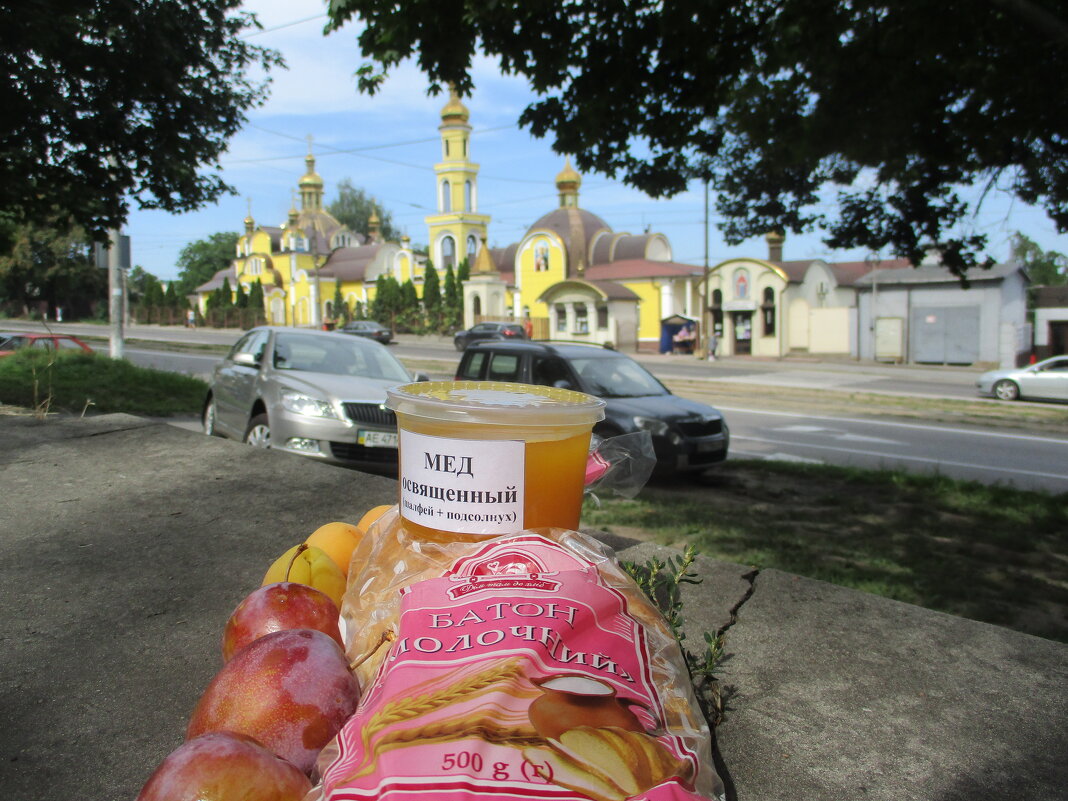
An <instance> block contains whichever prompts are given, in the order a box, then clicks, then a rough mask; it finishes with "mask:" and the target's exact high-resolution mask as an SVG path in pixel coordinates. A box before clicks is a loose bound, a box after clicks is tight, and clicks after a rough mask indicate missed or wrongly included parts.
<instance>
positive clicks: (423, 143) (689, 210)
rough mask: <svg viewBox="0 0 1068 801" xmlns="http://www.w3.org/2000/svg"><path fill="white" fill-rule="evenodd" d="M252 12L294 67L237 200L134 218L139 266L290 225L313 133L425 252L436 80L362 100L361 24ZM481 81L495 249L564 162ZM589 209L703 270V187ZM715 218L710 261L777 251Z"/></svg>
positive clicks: (507, 93) (285, 76)
mask: <svg viewBox="0 0 1068 801" xmlns="http://www.w3.org/2000/svg"><path fill="white" fill-rule="evenodd" d="M245 7H246V8H247V9H249V10H251V11H254V12H255V13H256V14H257V15H258V16H259V19H260V22H261V24H262V25H263V27H264V29H265V30H264V31H262V32H259V33H256V34H254V35H253V36H251V38H250V41H253V42H256V43H258V44H262V45H264V46H266V47H272V48H275V49H277V50H279V51H280V52H281V53H282V54H283V57H284V58H285V59H286V61H287V63H288V65H289V69H288V70H285V71H277V72H276V73H275V74H274V81H273V83H272V87H271V95H270V99H269V100H268V101H267V103H266V104H265V105H264V106H263V107H261V108H258V109H254V110H253V111H252V112H251V113H250V114H249V123H248V124H247V125H246V126H245V127H244V129H243V130H242V131H241V132H240V133H238V134H237V136H235V137H234V138H233V140H232V141H231V144H230V149H229V152H228V153H227V154H226V155H225V156H224V157H223V158H222V160H221V161H222V166H223V168H224V173H223V174H224V178H225V180H226V181H227V182H228V183H230V184H231V185H233V186H234V187H235V188H236V189H237V191H238V194H237V195H236V196H232V197H225V198H223V199H222V200H220V201H219V202H218V203H216V204H215V205H213V206H210V207H207V208H204V209H201V210H200V211H196V212H191V213H188V214H182V215H171V214H166V213H164V212H158V211H137V210H133V211H132V212H131V215H130V219H129V221H128V224H127V226H126V228H125V230H124V233H126V234H129V235H130V236H131V238H132V248H133V262H134V264H139V265H141V266H142V267H143V268H144V269H146V270H148V271H149V272H150V273H153V274H155V275H156V276H158V277H159V278H161V279H164V280H168V279H171V278H175V277H177V274H178V268H177V267H176V266H175V261H176V259H177V257H178V254H179V252H180V251H181V249H182V248H183V247H184V246H185V245H186V244H188V243H189V242H192V241H195V240H198V239H204V238H206V237H208V236H210V235H211V234H213V233H216V232H218V231H240V230H241V229H242V220H243V219H244V218H245V215H246V214H247V213H248V208H249V202H250V201H251V208H252V215H253V217H254V218H255V219H256V221H257V222H258V223H260V224H262V225H279V224H281V223H282V222H283V221H284V220H285V216H286V212H287V211H288V209H289V206H290V204H291V199H292V197H293V193H294V191H295V189H296V185H297V180H298V179H299V178H300V176H301V175H302V174H303V173H304V156H305V154H306V153H307V141H306V139H307V137H308V136H309V135H311V136H312V137H313V139H314V143H315V144H314V150H315V154H316V169H317V171H318V172H319V174H320V175H321V176H322V177H323V180H324V183H325V188H326V201H327V202H328V203H329V202H330V201H331V200H333V199H334V198H335V197H336V186H337V183H338V181H340V180H341V179H343V178H348V179H350V180H351V181H352V182H353V184H354V185H355V186H358V187H361V188H363V189H364V190H365V191H366V192H368V193H369V194H370V195H372V196H373V197H375V198H376V199H377V200H378V201H379V202H380V204H381V205H382V207H383V208H384V209H385V210H387V211H388V212H389V213H390V214H391V215H392V217H393V221H394V223H395V224H396V225H397V226H398V227H399V228H400V229H401V230H402V231H404V232H405V233H407V234H408V235H409V236H410V237H411V239H412V242H413V244H425V243H426V241H427V233H426V225H425V223H424V222H423V218H424V217H425V216H426V215H427V214H429V213H431V207H432V205H433V203H434V172H433V165H434V163H435V162H436V161H438V160H439V159H440V155H441V148H440V140H439V134H438V130H437V126H438V124H439V123H440V110H441V107H442V106H443V105H444V103H445V101H446V99H447V98H445V97H442V96H440V95H439V96H437V97H429V96H428V95H427V88H428V86H429V84H428V81H427V80H426V78H425V77H423V75H422V74H421V73H419V72H418V70H417V69H416V68H415V67H414V66H411V65H405V66H403V67H402V68H400V69H398V70H395V71H394V72H393V73H392V74H391V77H390V79H389V81H388V82H387V83H386V85H385V87H384V89H383V91H382V92H380V93H379V94H377V95H375V96H374V97H367V96H365V95H361V94H359V93H358V92H357V90H356V83H355V79H354V77H353V74H354V72H355V71H356V69H357V68H358V67H359V66H360V64H361V63H363V59H362V58H361V56H360V54H359V50H358V48H357V45H356V35H357V32H358V30H359V28H358V27H357V25H356V24H354V23H350V24H349V25H348V26H346V27H345V28H343V29H342V30H341V31H339V32H337V33H333V34H331V35H330V36H325V37H324V36H323V34H322V30H323V27H324V25H325V24H326V15H325V12H324V3H323V2H322V0H247V2H246V3H245ZM474 81H475V87H476V89H475V93H474V94H473V96H471V97H470V98H467V99H465V101H464V102H465V104H466V105H467V107H468V108H469V109H470V111H471V118H470V123H471V126H472V128H473V133H472V140H471V156H472V158H473V159H474V161H476V162H477V163H478V164H479V165H480V172H479V179H478V186H479V209H478V210H479V211H480V212H481V213H485V214H490V215H491V216H492V219H491V221H490V225H489V242H490V244H491V245H494V246H501V247H503V246H505V245H508V244H510V243H512V242H516V241H518V240H519V239H520V238H521V237H522V235H523V234H524V232H525V231H526V230H527V228H528V227H529V226H530V225H531V224H532V223H533V222H534V221H535V220H537V219H538V218H539V217H540V216H542V215H543V214H544V213H546V212H548V211H550V210H552V209H553V208H555V206H556V205H557V196H556V187H555V185H554V183H553V180H554V178H555V176H556V174H557V173H558V172H559V171H560V169H561V168H562V167H563V165H564V160H563V157H562V156H558V155H557V154H555V153H553V151H552V148H551V145H550V142H549V141H548V140H538V139H535V138H534V137H532V136H531V135H530V134H528V133H527V132H525V131H523V130H521V129H519V127H518V126H517V125H516V120H517V119H518V117H519V114H520V113H521V112H522V110H523V108H524V107H525V106H526V105H527V103H529V102H530V100H531V99H532V98H533V95H532V93H531V92H530V90H529V89H528V88H527V86H526V84H525V83H524V82H523V81H522V80H520V79H517V78H512V77H507V76H502V75H500V74H499V70H498V69H497V65H496V63H495V62H493V61H491V60H489V59H484V58H483V59H479V60H478V61H477V62H476V64H475V71H474ZM337 151H348V152H337ZM580 204H581V205H582V207H583V208H586V209H588V210H590V211H592V212H594V213H595V214H598V215H599V216H601V217H602V218H604V219H605V221H606V222H607V223H608V224H609V225H610V226H612V228H613V229H614V230H615V231H629V232H631V233H640V232H641V231H643V230H645V229H646V228H647V227H648V228H649V229H650V230H651V231H654V232H661V233H663V234H665V235H667V237H668V239H669V240H670V241H671V244H672V249H673V251H674V258H675V261H679V262H684V263H689V264H698V265H699V264H702V263H703V262H704V257H705V237H706V226H705V214H704V198H703V192H702V187H701V186H699V185H697V184H695V185H694V186H693V187H692V188H691V190H690V191H688V192H685V193H683V194H681V195H677V196H676V197H674V198H672V199H670V200H654V199H651V198H649V197H648V196H646V195H644V194H642V193H640V192H638V191H636V190H633V189H631V188H629V187H626V186H625V185H623V184H622V183H620V182H618V181H613V180H610V179H608V178H606V177H605V176H603V175H598V174H596V173H593V174H586V175H584V176H583V183H582V189H581V194H580ZM716 219H717V218H716V215H715V209H714V205H713V206H712V208H711V211H710V224H709V226H708V234H707V236H708V254H709V256H708V258H709V262H710V263H711V264H713V265H714V264H716V263H718V262H719V261H722V260H723V259H726V258H730V257H735V256H757V257H763V256H765V255H766V253H767V246H766V245H765V243H764V242H763V240H762V239H760V238H757V239H752V240H748V241H746V242H744V243H742V244H741V245H737V246H730V245H727V244H726V243H725V242H724V241H723V239H722V237H721V235H720V233H719V230H718V229H717V227H716ZM971 225H973V226H974V227H975V228H976V229H977V230H979V231H980V232H982V233H986V234H987V235H988V237H989V244H988V253H989V254H990V255H992V256H993V257H994V258H996V259H999V260H1002V259H1005V258H1006V257H1007V256H1008V239H1009V237H1010V236H1011V234H1012V233H1013V232H1014V231H1017V230H1019V231H1022V232H1023V233H1025V234H1027V235H1028V236H1030V237H1031V238H1032V239H1034V240H1035V241H1037V242H1038V243H1039V244H1040V245H1041V246H1042V247H1044V248H1045V249H1047V250H1058V251H1061V252H1065V251H1068V237H1066V236H1059V235H1057V234H1056V231H1055V229H1054V227H1053V224H1052V223H1051V222H1050V221H1049V220H1048V219H1047V218H1046V216H1045V215H1044V214H1043V213H1042V212H1041V211H1039V210H1037V209H1033V208H1029V207H1027V206H1025V205H1024V204H1022V203H1020V202H1019V201H1015V200H1013V199H1012V198H1011V197H1009V196H1007V195H1004V194H1001V193H998V192H993V193H991V194H990V195H988V197H987V199H986V201H985V202H984V205H983V209H982V211H981V213H980V214H979V215H978V217H977V218H976V219H974V220H972V221H971ZM865 255H866V254H865V253H864V252H863V251H831V250H829V249H828V248H827V247H826V246H825V245H823V243H822V242H820V238H819V234H818V233H812V234H806V235H803V236H801V235H788V236H787V239H786V244H785V247H784V256H785V258H787V259H807V258H825V259H828V260H829V261H845V260H852V259H862V258H864V257H865ZM883 255H889V254H883Z"/></svg>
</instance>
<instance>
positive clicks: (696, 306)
mask: <svg viewBox="0 0 1068 801" xmlns="http://www.w3.org/2000/svg"><path fill="white" fill-rule="evenodd" d="M469 118H470V114H469V112H468V110H467V108H466V107H465V106H464V104H463V103H462V102H461V101H460V98H459V97H458V96H457V95H456V93H455V92H450V97H449V100H448V102H447V103H446V104H445V106H444V107H443V108H442V109H441V124H440V125H439V126H438V131H439V132H440V134H441V160H440V161H439V162H438V163H436V164H435V165H434V173H435V186H434V191H435V197H436V203H435V205H436V210H435V212H434V213H433V214H430V215H428V216H427V217H426V218H425V222H426V226H427V234H428V240H427V241H428V253H427V257H429V259H430V260H432V261H433V263H434V265H435V266H436V267H437V268H439V269H440V270H444V269H446V268H448V267H450V266H451V267H453V268H454V269H455V268H456V267H457V266H458V265H459V264H460V262H462V261H463V260H465V259H466V260H467V262H468V264H469V265H470V268H471V269H470V276H469V278H468V280H467V281H465V282H464V284H463V287H462V289H463V325H464V327H470V326H472V325H474V324H475V323H477V322H479V321H482V320H515V321H527V320H529V321H530V324H531V328H532V329H533V333H534V337H535V338H536V339H547V340H567V341H571V342H589V343H592V344H599V345H609V346H611V347H614V348H616V349H618V350H623V351H631V352H633V351H637V350H645V351H659V352H662V353H665V352H679V350H682V352H687V351H688V348H686V347H683V346H685V345H687V344H689V346H690V347H696V348H697V350H696V352H697V353H698V355H703V351H704V348H703V345H704V344H705V343H706V342H707V337H708V335H709V333H713V334H714V335H715V338H716V342H717V352H718V354H719V355H724V356H731V355H734V356H757V357H768V358H781V357H783V356H785V355H787V354H790V353H812V354H841V355H847V356H853V357H856V358H866V359H876V360H892V361H913V360H916V361H931V360H933V361H935V362H938V361H940V360H941V361H947V362H955V361H960V362H962V363H974V362H982V361H991V362H995V363H1011V362H1012V361H1013V360H1014V359H1016V358H1018V355H1019V354H1020V353H1021V352H1023V351H1024V349H1025V344H1026V343H1025V342H1024V340H1025V339H1027V336H1026V334H1027V332H1026V330H1025V329H1026V323H1025V319H1024V314H1025V312H1026V309H1025V304H1024V302H1023V300H1022V298H1023V297H1024V289H1023V287H1024V286H1025V283H1026V276H1021V274H1020V269H1019V267H1018V266H1016V265H1005V266H999V268H998V269H996V270H993V271H989V272H988V273H983V274H979V275H976V276H975V277H974V278H973V282H972V283H973V285H974V286H973V289H972V290H971V291H963V290H962V289H961V288H960V286H959V284H958V282H957V281H956V280H955V278H954V277H953V276H949V275H948V273H947V271H945V270H944V268H941V267H940V266H938V265H936V264H932V265H926V264H925V265H921V267H923V268H924V269H923V270H917V269H913V268H912V265H911V264H909V263H908V262H906V261H904V260H899V259H895V260H888V261H881V262H876V261H871V262H840V263H832V262H826V261H824V260H822V259H809V260H804V261H787V260H784V259H783V242H784V237H783V236H782V235H780V234H776V233H772V234H768V236H767V243H768V253H767V258H756V257H746V258H732V259H728V260H726V261H723V262H721V263H719V264H716V265H712V266H710V267H709V268H708V270H707V275H706V270H705V269H704V268H702V267H698V266H694V265H690V264H680V263H678V262H675V261H673V260H672V250H671V243H670V242H669V241H668V239H667V237H666V236H665V235H664V234H661V233H651V232H647V233H642V234H630V233H627V232H617V231H614V230H613V229H612V227H611V226H610V225H609V224H608V223H607V222H606V221H605V220H604V219H602V218H601V217H599V216H597V215H596V214H594V213H593V212H592V211H589V210H587V209H584V208H583V207H582V205H581V203H580V201H579V190H580V188H581V186H582V177H581V176H580V175H579V174H578V172H576V171H575V169H574V168H573V167H572V166H571V163H570V161H569V160H565V164H564V168H563V169H562V170H561V171H560V173H559V174H558V175H557V176H556V193H557V199H558V202H557V205H556V207H555V208H553V209H550V210H549V211H548V212H547V213H545V214H544V215H542V216H541V217H540V218H539V219H538V220H536V221H535V222H534V223H533V224H532V225H531V226H530V227H529V228H527V230H526V232H525V233H524V234H523V236H522V237H521V238H520V239H519V241H518V242H514V243H512V244H510V245H507V246H506V247H493V248H491V247H489V246H488V244H487V242H488V239H489V229H490V222H491V218H490V215H488V214H485V213H481V212H480V211H479V196H478V172H479V165H478V164H477V163H476V162H474V161H472V159H471V125H470V123H469ZM305 165H306V171H305V173H304V175H303V176H302V177H301V178H300V179H299V181H298V182H297V194H298V195H299V208H298V207H297V200H296V199H294V202H293V204H292V205H291V207H290V209H289V213H288V215H287V217H286V220H285V221H284V222H283V223H282V224H281V225H278V226H271V225H259V224H257V223H256V221H255V219H254V218H253V217H252V214H251V210H250V212H249V215H248V216H247V217H246V218H245V221H244V233H243V234H242V235H241V237H240V238H239V239H238V242H237V252H236V253H235V254H234V259H233V261H232V263H231V264H230V266H229V267H228V268H226V269H225V270H221V271H220V272H219V273H217V274H216V275H215V276H214V277H213V278H212V279H211V280H210V281H208V282H207V283H205V284H203V285H202V286H200V287H198V288H197V290H196V291H197V299H198V303H199V305H200V308H201V311H204V308H205V304H206V301H207V299H208V297H209V296H210V294H211V293H212V292H213V291H214V290H216V289H218V288H219V287H221V286H223V284H224V281H227V280H228V281H229V284H230V286H231V288H233V289H236V288H237V286H238V285H240V286H242V287H243V288H244V290H245V292H248V291H249V289H250V287H251V286H252V284H253V283H254V282H255V281H257V280H259V281H260V282H261V284H262V286H263V292H264V311H265V314H266V317H267V320H268V322H269V323H270V324H272V325H292V326H312V327H319V326H321V325H323V323H324V322H327V321H330V320H332V319H334V318H335V317H336V316H338V315H337V313H336V310H335V309H334V308H333V306H334V303H335V298H337V296H338V295H340V297H341V298H342V299H343V301H344V302H345V303H346V305H347V306H348V308H349V309H350V310H355V309H356V306H357V304H360V305H361V306H362V308H363V309H365V310H366V309H368V308H369V307H370V304H372V303H373V301H374V298H375V294H376V288H377V283H378V279H379V278H381V277H382V276H385V275H389V276H392V277H393V278H395V279H396V280H397V281H398V282H399V283H401V284H403V283H404V282H406V281H408V280H409V279H410V280H411V281H412V283H413V285H414V286H415V287H416V292H417V293H418V294H419V295H421V294H422V286H423V273H424V265H425V261H424V258H425V257H423V256H422V255H421V254H420V255H419V256H417V255H416V254H415V253H413V252H412V250H411V248H410V246H409V243H408V239H407V237H405V238H403V239H402V241H401V242H385V241H383V239H382V237H381V234H380V231H379V225H378V222H379V221H378V217H377V215H375V214H372V217H371V220H370V224H369V227H368V230H367V231H366V232H357V231H350V230H349V229H348V228H346V227H345V226H344V225H342V224H341V223H340V222H338V220H337V219H335V218H334V217H333V215H331V214H330V212H328V211H327V210H326V209H325V207H324V205H323V179H322V178H321V177H320V176H319V174H318V173H317V172H316V171H315V157H314V155H313V154H312V153H311V149H310V147H309V152H308V155H307V157H306V158H305ZM704 327H708V328H709V329H710V331H705V330H703V329H704ZM679 332H683V333H686V334H687V337H686V338H682V339H680V338H679V337H680V336H681V335H680V334H679ZM945 343H949V344H948V345H947V344H945Z"/></svg>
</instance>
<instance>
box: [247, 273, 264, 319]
mask: <svg viewBox="0 0 1068 801" xmlns="http://www.w3.org/2000/svg"><path fill="white" fill-rule="evenodd" d="M248 307H249V308H250V309H252V310H253V311H255V312H256V313H257V314H266V309H264V306H263V282H262V281H260V279H259V278H257V279H256V282H255V283H254V284H253V285H252V286H250V287H249V288H248Z"/></svg>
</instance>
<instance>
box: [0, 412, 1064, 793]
mask: <svg viewBox="0 0 1068 801" xmlns="http://www.w3.org/2000/svg"><path fill="white" fill-rule="evenodd" d="M0 443H2V447H0V482H2V486H3V487H4V488H5V492H4V493H2V494H0V542H2V543H3V549H4V550H3V554H2V556H3V558H2V559H0V602H2V606H3V609H4V610H6V612H7V614H5V615H4V616H3V617H2V619H0V639H2V640H3V643H4V648H3V649H2V651H0V666H2V670H0V703H2V705H3V709H4V721H5V724H6V725H4V727H3V729H2V731H0V749H2V760H0V765H2V767H0V791H2V795H3V797H4V798H12V799H19V801H52V799H62V798H85V799H116V800H118V799H133V798H134V797H135V796H136V794H137V792H138V790H139V789H140V787H141V785H142V784H143V783H144V781H145V780H146V779H147V777H148V775H149V773H150V772H151V771H152V770H153V769H154V767H155V766H156V765H157V764H158V763H159V761H160V760H161V759H162V758H163V757H164V756H165V755H166V754H167V753H169V752H170V751H171V750H172V749H174V748H175V747H177V746H178V745H179V744H180V743H181V741H182V738H183V734H184V730H185V725H186V722H187V720H188V716H189V713H190V711H191V710H192V708H193V705H194V703H195V702H196V699H197V698H198V697H199V695H200V693H201V691H202V690H203V689H204V687H205V686H206V685H207V683H208V681H209V680H210V679H211V677H212V676H213V675H214V673H215V671H216V670H217V669H218V667H219V665H220V656H219V649H220V641H221V636H222V631H223V626H224V624H225V620H226V618H227V616H228V615H229V614H230V612H231V611H232V609H233V607H234V606H235V605H236V604H237V602H238V601H239V600H240V599H241V598H242V597H244V595H246V594H247V593H248V592H249V591H251V589H253V588H254V587H255V586H257V585H258V584H259V582H260V581H261V579H262V576H263V572H264V571H265V570H266V567H267V565H269V564H270V562H271V561H272V560H273V559H274V558H275V557H276V556H277V555H278V554H279V553H281V552H283V551H284V550H285V549H286V548H288V547H290V546H291V545H292V544H293V543H295V542H299V541H300V539H301V538H303V537H304V536H306V535H307V534H309V533H310V532H311V531H313V530H314V529H315V528H317V527H318V526H319V525H321V524H322V523H325V522H329V521H331V520H350V521H351V520H356V519H358V518H359V517H360V516H361V515H362V514H363V512H364V511H366V510H367V509H368V508H369V507H371V506H374V505H377V504H381V503H393V502H394V501H395V499H396V483H395V482H394V481H393V480H391V479H387V478H383V477H380V476H374V475H368V474H362V473H355V472H353V471H349V470H344V469H340V468H334V467H330V466H328V465H321V464H317V463H313V462H311V461H310V460H307V459H302V458H300V457H295V456H288V455H286V454H280V453H277V452H272V451H261V450H257V449H253V448H248V447H244V446H242V445H240V444H238V443H235V442H229V441H224V440H218V439H212V438H209V437H205V436H202V435H200V434H195V433H191V432H189V431H184V430H181V429H178V428H175V427H173V426H170V425H166V424H162V423H154V422H152V421H149V420H144V419H141V418H136V417H130V416H128V415H105V416H101V417H95V418H88V419H83V420H79V419H75V418H61V419H56V420H51V421H49V422H48V423H47V424H41V423H38V422H37V421H36V420H34V419H33V418H30V417H0ZM603 537H604V539H606V541H609V542H610V544H612V545H613V547H615V548H617V550H618V553H619V555H620V557H621V558H624V559H628V560H631V561H636V562H644V561H645V560H646V559H648V558H649V557H650V556H652V555H653V554H655V553H662V551H660V550H659V549H658V548H657V546H655V545H651V544H637V543H634V542H633V541H628V540H623V539H621V538H615V537H609V536H608V535H603ZM699 570H700V573H701V575H702V577H703V583H702V584H700V585H698V586H686V587H685V590H684V592H685V608H684V612H685V614H686V617H687V633H688V641H689V642H692V643H695V644H697V643H701V642H702V641H703V634H704V632H712V633H715V632H718V631H721V630H725V631H726V656H725V657H724V659H723V661H722V662H721V665H720V668H719V674H720V676H721V678H722V686H723V697H724V702H725V718H724V721H723V723H722V724H721V726H720V727H719V729H718V749H719V755H720V759H721V764H720V765H719V770H720V771H721V774H722V775H723V776H724V778H725V779H726V780H727V782H728V786H729V789H730V795H729V797H730V798H732V799H739V800H740V801H775V800H777V799H782V801H797V800H798V799H803V801H854V800H855V799H861V798H863V799H878V800H879V801H900V800H901V799H924V800H926V799H929V800H930V801H957V800H958V799H959V800H960V801H975V799H980V798H982V799H986V798H1011V799H1028V800H1029V801H1059V800H1060V799H1063V798H1064V788H1065V787H1068V763H1066V762H1065V760H1064V754H1065V753H1068V692H1066V689H1068V667H1066V666H1068V646H1066V645H1063V644H1060V643H1055V642H1051V641H1048V640H1042V639H1038V638H1035V637H1029V636H1027V635H1024V634H1019V633H1016V632H1013V631H1009V630H1007V629H1002V628H997V627H994V626H989V625H986V624H981V623H975V622H972V621H968V620H964V619H961V618H955V617H951V616H948V615H943V614H939V613H935V612H929V611H927V610H924V609H920V608H918V607H914V606H908V605H906V604H901V603H897V602H894V601H888V600H885V599H882V598H878V597H876V596H871V595H866V594H864V593H859V592H855V591H851V590H845V589H841V588H838V587H834V586H832V585H829V584H823V583H820V582H816V581H811V580H808V579H803V578H799V577H797V576H792V575H789V574H786V573H782V572H779V571H775V570H764V571H759V572H755V571H752V570H750V569H749V568H747V567H744V566H740V565H735V564H730V563H724V562H715V561H711V560H707V559H701V560H700V561H699Z"/></svg>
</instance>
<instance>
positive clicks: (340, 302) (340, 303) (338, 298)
mask: <svg viewBox="0 0 1068 801" xmlns="http://www.w3.org/2000/svg"><path fill="white" fill-rule="evenodd" d="M334 319H335V320H337V321H338V322H339V323H340V324H341V325H344V324H345V323H347V322H348V321H349V304H347V303H346V302H345V298H344V297H343V296H342V294H341V284H334Z"/></svg>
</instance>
